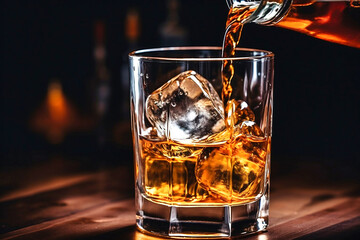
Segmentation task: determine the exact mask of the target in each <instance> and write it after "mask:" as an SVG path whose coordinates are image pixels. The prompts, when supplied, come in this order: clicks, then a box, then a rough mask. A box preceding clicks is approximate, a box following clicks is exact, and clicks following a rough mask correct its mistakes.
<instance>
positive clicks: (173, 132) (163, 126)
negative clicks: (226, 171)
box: [146, 70, 226, 143]
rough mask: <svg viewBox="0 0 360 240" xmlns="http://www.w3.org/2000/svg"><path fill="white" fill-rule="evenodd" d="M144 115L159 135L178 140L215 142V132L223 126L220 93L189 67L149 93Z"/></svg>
mask: <svg viewBox="0 0 360 240" xmlns="http://www.w3.org/2000/svg"><path fill="white" fill-rule="evenodd" d="M146 116H147V118H148V120H149V121H150V123H151V124H152V125H153V126H154V127H155V129H156V130H157V134H158V136H159V137H160V138H165V139H171V140H173V141H175V142H179V143H195V142H201V141H207V142H208V141H209V139H211V140H212V141H217V140H219V139H217V138H216V137H214V135H216V134H219V133H221V132H222V131H223V130H225V128H226V126H225V121H224V108H223V103H222V101H221V99H220V97H219V95H218V94H217V92H216V91H215V89H214V87H213V86H212V85H211V84H210V83H209V81H207V80H206V79H205V78H204V77H202V76H200V75H199V74H197V73H196V72H195V71H191V70H190V71H186V72H183V73H180V74H179V75H177V76H175V77H174V78H172V79H170V80H169V81H168V82H167V83H165V84H164V85H163V86H161V87H160V88H159V89H157V90H155V91H154V92H153V93H151V94H150V95H149V97H148V98H147V100H146ZM223 135H226V134H221V136H222V137H223Z"/></svg>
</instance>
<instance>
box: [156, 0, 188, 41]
mask: <svg viewBox="0 0 360 240" xmlns="http://www.w3.org/2000/svg"><path fill="white" fill-rule="evenodd" d="M166 3H167V18H166V20H165V22H164V23H162V24H161V26H160V29H159V33H160V41H161V42H160V44H161V46H184V45H186V44H187V31H186V29H185V28H184V27H183V26H181V25H180V20H179V8H180V3H179V1H178V0H167V1H166Z"/></svg>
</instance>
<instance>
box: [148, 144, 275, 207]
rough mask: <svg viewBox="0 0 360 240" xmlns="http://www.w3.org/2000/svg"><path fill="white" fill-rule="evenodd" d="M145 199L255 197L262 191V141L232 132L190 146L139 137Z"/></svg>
mask: <svg viewBox="0 0 360 240" xmlns="http://www.w3.org/2000/svg"><path fill="white" fill-rule="evenodd" d="M141 145H142V156H141V157H142V159H143V160H144V164H145V166H144V170H145V174H144V178H145V179H144V183H145V191H146V195H147V197H148V199H149V198H150V199H151V200H153V201H156V202H162V203H165V204H178V205H186V204H190V205H194V204H206V205H218V204H219V205H223V204H224V203H227V204H229V203H230V204H241V203H246V202H251V201H254V200H256V199H258V198H259V197H260V196H261V194H262V192H263V190H264V189H263V187H262V186H263V185H264V184H263V181H264V177H263V174H264V169H265V160H266V155H267V148H268V141H267V140H266V139H265V138H259V139H256V138H255V139H254V138H246V137H238V138H236V139H234V140H232V141H229V142H226V143H223V144H219V145H208V146H206V145H203V146H199V145H197V146H196V147H194V146H191V145H183V144H178V143H175V142H172V141H152V140H148V139H146V138H142V139H141Z"/></svg>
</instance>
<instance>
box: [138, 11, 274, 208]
mask: <svg viewBox="0 0 360 240" xmlns="http://www.w3.org/2000/svg"><path fill="white" fill-rule="evenodd" d="M254 10H255V9H251V8H249V7H244V8H234V9H231V10H230V12H229V16H228V19H227V24H226V33H225V38H224V46H223V56H224V57H231V56H233V55H234V53H235V48H236V46H237V44H238V42H239V40H240V35H241V30H242V24H240V22H242V19H246V18H247V17H248V16H249V15H250V14H251V13H252V12H253V11H254ZM222 74H223V91H222V98H223V102H224V106H226V108H225V116H226V118H225V120H226V123H227V129H226V132H227V133H228V135H229V136H230V137H229V138H228V140H227V141H223V139H219V141H214V139H211V141H209V142H206V141H205V142H203V143H201V144H195V145H194V144H193V145H191V144H189V145H187V144H180V143H177V142H173V141H171V140H160V139H156V138H155V139H154V138H152V136H141V137H140V146H141V159H143V164H144V165H143V166H142V169H144V174H143V176H144V179H143V183H144V190H145V195H146V197H147V199H149V200H151V201H154V202H159V203H163V204H167V205H203V206H216V205H224V204H231V205H239V204H244V203H248V202H252V201H255V200H257V199H259V198H260V197H261V196H262V194H263V193H264V191H265V189H264V185H265V184H264V179H265V177H264V174H265V165H266V158H267V156H268V154H269V153H270V137H265V136H264V134H263V132H262V131H261V129H260V128H259V127H258V126H257V125H256V124H255V125H249V126H245V127H244V126H242V127H241V129H239V128H238V127H236V126H239V125H240V123H241V122H239V121H246V120H250V121H255V115H254V113H253V112H252V111H251V109H249V108H245V109H242V108H241V107H240V106H239V105H240V103H239V101H235V100H231V93H232V88H231V79H232V77H233V74H234V69H233V66H232V62H231V61H224V63H223V69H222ZM239 131H241V132H239ZM154 135H155V136H156V134H154ZM225 135H226V134H225Z"/></svg>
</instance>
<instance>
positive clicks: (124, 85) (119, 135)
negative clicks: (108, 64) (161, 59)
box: [113, 7, 141, 149]
mask: <svg viewBox="0 0 360 240" xmlns="http://www.w3.org/2000/svg"><path fill="white" fill-rule="evenodd" d="M140 35H141V18H140V12H139V10H138V9H137V8H136V7H130V8H128V9H127V11H126V15H125V21H124V36H125V42H126V48H125V50H124V52H123V54H122V60H121V66H120V77H121V79H120V81H121V90H120V92H119V95H120V98H119V100H120V101H121V104H120V109H119V110H120V113H121V119H120V122H118V123H117V124H116V125H115V127H114V132H113V134H114V139H115V142H116V143H117V144H118V145H120V146H121V147H125V148H128V149H132V140H131V139H132V137H131V126H130V78H129V59H128V54H129V53H130V52H132V51H134V50H137V49H138V48H139V38H140Z"/></svg>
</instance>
